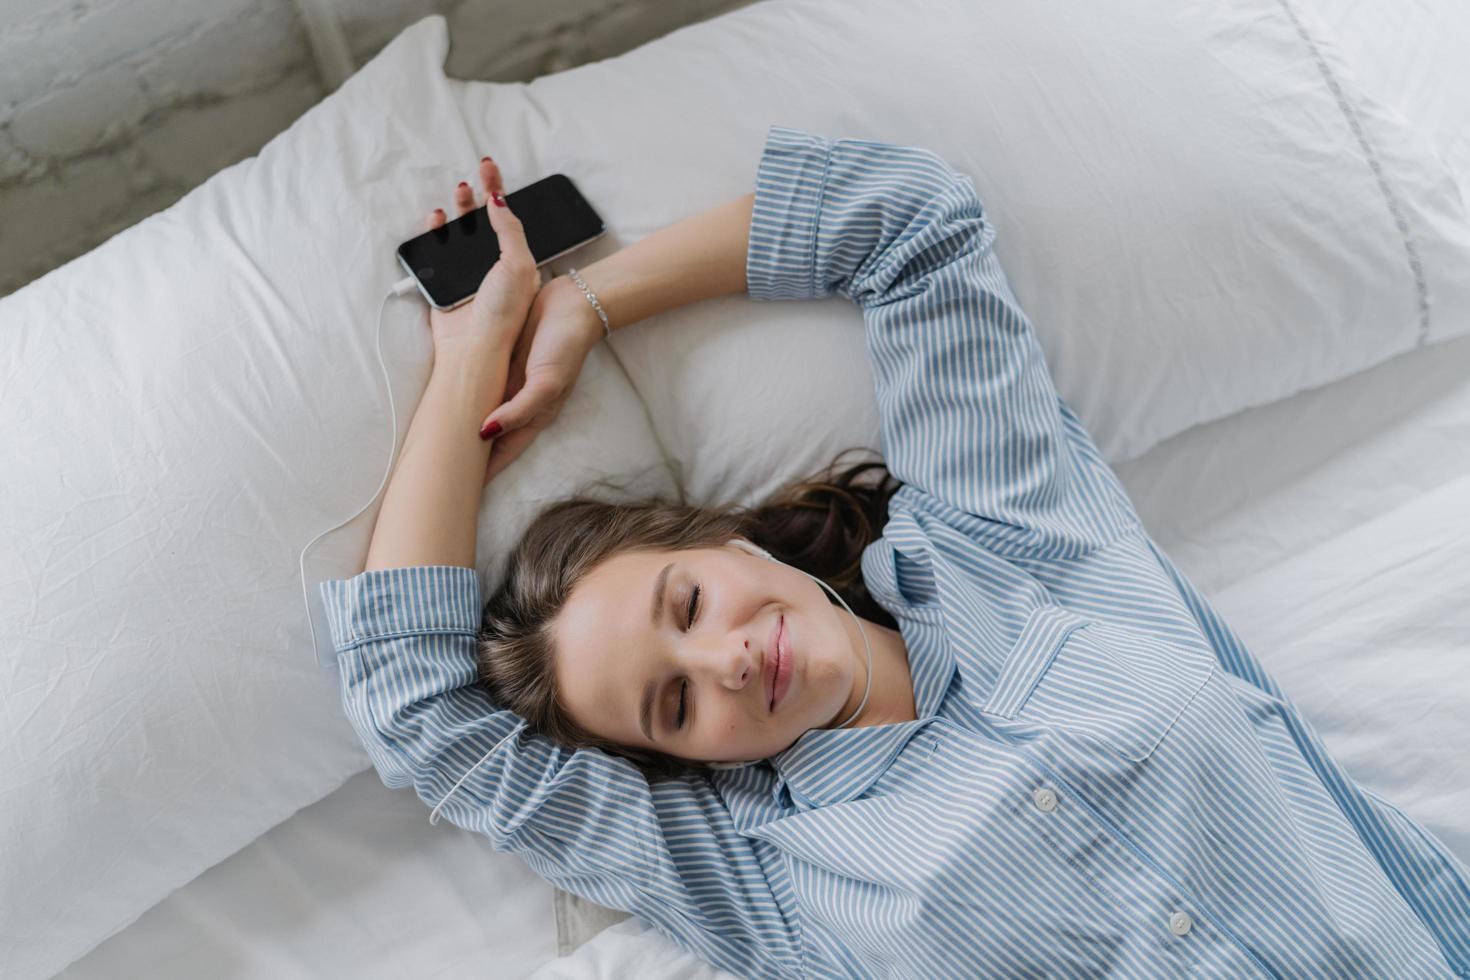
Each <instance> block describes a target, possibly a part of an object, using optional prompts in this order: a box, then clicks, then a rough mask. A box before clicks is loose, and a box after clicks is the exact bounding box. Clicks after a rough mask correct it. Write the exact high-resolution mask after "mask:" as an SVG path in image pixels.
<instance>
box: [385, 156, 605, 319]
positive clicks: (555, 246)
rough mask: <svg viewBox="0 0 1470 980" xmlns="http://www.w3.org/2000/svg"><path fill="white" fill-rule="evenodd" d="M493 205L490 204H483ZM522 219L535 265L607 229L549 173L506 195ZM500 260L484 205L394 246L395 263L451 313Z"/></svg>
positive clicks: (570, 187)
mask: <svg viewBox="0 0 1470 980" xmlns="http://www.w3.org/2000/svg"><path fill="white" fill-rule="evenodd" d="M486 203H487V204H488V205H489V206H490V207H492V208H493V207H495V204H494V202H493V201H487V202H486ZM505 203H506V204H507V205H509V206H510V209H511V210H512V211H514V212H515V215H516V217H517V218H520V219H521V226H522V227H523V228H525V230H526V244H527V245H529V246H530V247H531V255H532V256H534V257H535V259H536V265H537V266H538V267H540V266H543V265H545V264H546V263H547V262H550V261H551V260H552V259H555V258H558V257H560V256H563V255H565V254H567V253H568V252H570V251H572V250H573V249H575V248H580V247H581V246H583V245H586V244H587V243H588V242H590V241H594V240H596V239H598V238H601V237H602V234H603V233H604V232H605V231H606V230H607V227H606V226H605V225H604V224H603V223H602V218H601V217H599V216H598V214H597V212H596V211H594V210H593V209H592V205H591V204H589V203H587V199H586V198H585V197H583V196H582V194H581V192H580V191H578V190H577V187H576V185H575V184H573V183H572V181H571V178H569V177H568V176H567V175H566V174H552V175H551V176H550V177H543V178H541V179H540V180H538V181H536V183H534V184H529V185H527V186H525V187H522V188H521V189H520V190H518V191H512V192H511V193H509V194H507V195H505ZM499 258H500V242H499V241H498V240H497V239H496V237H495V231H494V229H492V228H491V227H490V219H489V216H488V215H486V214H485V208H484V207H478V208H476V209H475V210H473V211H471V212H469V213H468V214H465V215H461V216H460V217H458V218H455V219H454V220H453V221H446V222H445V223H444V225H443V226H442V227H439V228H435V229H434V230H432V231H426V232H424V233H423V234H422V235H419V236H418V237H416V238H410V239H409V240H408V241H406V242H404V243H403V244H402V245H399V246H398V262H399V264H400V265H402V266H403V268H404V269H405V270H406V271H407V272H408V274H409V275H411V276H413V278H414V279H415V280H416V281H417V282H418V286H419V292H420V293H422V294H423V295H424V299H426V300H428V301H429V305H431V306H433V307H434V308H435V309H437V310H452V309H454V308H455V307H456V306H460V305H462V304H464V303H467V302H469V301H470V300H471V299H473V298H474V295H475V293H476V292H477V291H478V290H479V288H480V283H481V282H483V281H484V279H485V274H486V273H488V272H489V271H490V267H491V266H493V265H494V264H495V262H496V260H497V259H499Z"/></svg>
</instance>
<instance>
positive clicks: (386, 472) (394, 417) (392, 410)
mask: <svg viewBox="0 0 1470 980" xmlns="http://www.w3.org/2000/svg"><path fill="white" fill-rule="evenodd" d="M415 285H417V281H416V280H415V279H414V278H413V277H412V276H404V277H403V278H402V279H400V280H399V281H398V282H397V283H395V284H394V286H393V288H392V289H390V290H389V291H388V293H387V294H386V295H385V296H384V297H383V305H382V306H380V307H378V340H377V354H378V367H380V368H381V369H382V371H383V387H384V388H385V389H386V390H387V392H388V414H389V417H390V419H391V423H390V424H391V432H392V435H393V445H392V446H391V447H390V448H389V449H388V465H387V466H386V467H385V468H384V469H383V479H382V480H380V481H378V489H376V490H374V491H373V495H372V496H371V497H370V498H368V502H367V503H365V504H363V505H362V506H361V507H359V508H358V510H357V514H353V515H352V516H351V517H349V518H347V520H345V521H339V522H338V523H336V524H333V525H332V526H331V527H329V528H327V529H326V530H325V531H322V532H321V534H318V535H317V536H316V537H314V538H312V539H311V540H310V541H308V542H307V543H306V547H305V548H302V549H301V556H300V559H299V560H298V565H299V567H300V569H301V598H302V601H304V602H305V603H306V624H307V626H309V627H310V628H311V655H312V658H313V659H315V660H316V665H317V666H318V667H319V668H322V669H327V668H330V667H335V666H336V665H337V662H336V658H335V657H333V658H332V659H331V660H330V661H327V662H324V661H323V660H322V655H321V652H320V651H319V650H318V648H317V641H316V622H315V620H314V619H313V618H312V615H311V596H310V594H308V593H307V591H306V553H307V552H308V551H310V550H311V546H312V545H314V544H316V543H317V542H318V541H320V540H321V539H322V535H325V534H330V533H331V532H333V531H335V530H337V528H339V527H341V526H342V525H343V524H350V523H352V522H353V521H354V520H356V519H357V516H358V514H361V513H362V512H363V511H365V510H367V509H368V508H369V507H371V506H372V505H373V501H375V500H377V499H378V494H380V493H382V492H383V487H384V486H386V485H387V483H388V477H390V476H392V475H393V462H394V458H395V457H396V456H397V455H398V410H397V408H396V407H395V406H394V404H393V382H391V381H389V380H388V365H387V363H386V362H385V361H384V360H383V312H384V311H385V310H387V309H388V300H390V299H392V298H393V297H394V296H402V295H404V294H405V293H408V292H412V291H413V288H414V286H415Z"/></svg>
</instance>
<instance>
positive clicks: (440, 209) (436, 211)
mask: <svg viewBox="0 0 1470 980" xmlns="http://www.w3.org/2000/svg"><path fill="white" fill-rule="evenodd" d="M434 213H435V214H443V213H444V209H443V208H435V209H434Z"/></svg>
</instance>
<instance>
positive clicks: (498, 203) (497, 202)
mask: <svg viewBox="0 0 1470 980" xmlns="http://www.w3.org/2000/svg"><path fill="white" fill-rule="evenodd" d="M490 200H492V201H494V202H495V206H496V207H497V208H503V207H505V206H506V204H505V198H503V197H501V196H500V195H499V194H491V195H490Z"/></svg>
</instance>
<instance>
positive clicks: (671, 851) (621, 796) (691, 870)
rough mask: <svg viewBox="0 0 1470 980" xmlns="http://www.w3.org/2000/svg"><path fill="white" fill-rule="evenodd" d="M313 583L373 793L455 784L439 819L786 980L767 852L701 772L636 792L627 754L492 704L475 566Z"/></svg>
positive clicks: (426, 791)
mask: <svg viewBox="0 0 1470 980" xmlns="http://www.w3.org/2000/svg"><path fill="white" fill-rule="evenodd" d="M320 589H321V594H322V599H323V602H324V604H325V606H326V609H327V616H328V622H329V624H330V629H331V633H332V644H333V647H334V648H335V650H336V656H337V663H338V667H339V668H340V671H341V694H342V705H343V708H344V709H345V711H346V714H347V718H348V720H349V722H350V723H351V724H352V727H353V729H354V730H355V731H356V733H357V735H358V737H359V738H360V739H361V740H362V744H363V745H364V747H365V748H366V749H367V752H368V756H369V758H370V759H371V760H372V763H373V766H374V768H375V769H376V770H377V771H378V775H379V777H380V778H381V779H382V781H383V784H384V785H385V786H387V787H389V788H391V789H399V788H403V787H408V786H411V787H413V789H414V792H415V793H417V795H418V797H419V798H420V799H421V800H423V801H424V803H425V804H426V805H428V806H431V807H434V806H438V805H439V803H440V802H441V801H443V800H444V798H445V796H446V794H449V793H450V791H451V789H452V788H453V787H455V785H456V784H457V783H459V784H460V785H459V786H458V788H457V789H454V792H453V795H452V796H450V798H449V800H448V802H447V803H445V804H444V807H443V809H442V810H441V811H440V812H441V813H442V814H443V816H444V818H445V819H447V820H449V821H450V822H452V823H454V824H456V825H458V826H460V827H463V828H464V829H466V830H470V831H474V832H476V833H480V834H484V835H485V836H486V837H488V838H489V839H490V841H491V844H492V846H493V847H494V848H495V850H497V851H510V852H514V853H517V854H520V855H521V856H522V857H523V859H524V860H525V861H526V863H527V864H528V865H529V866H530V867H531V868H532V870H534V871H536V872H537V873H538V874H539V875H541V876H542V877H543V878H545V879H546V880H548V881H550V882H551V883H552V884H553V885H555V886H557V887H559V888H562V889H565V890H566V891H569V892H572V893H574V894H577V895H581V896H582V897H584V898H587V899H589V900H591V901H594V902H596V903H598V904H600V905H604V906H607V907H609V908H614V909H620V910H622V911H626V912H630V913H633V914H635V915H639V916H642V917H643V918H644V919H645V920H647V921H648V922H649V923H650V924H652V925H654V926H655V927H656V928H658V929H660V930H661V931H662V932H663V933H664V934H665V935H667V936H668V937H669V938H670V939H672V940H673V941H675V942H677V943H679V944H680V945H681V946H683V947H684V948H686V949H688V950H690V951H692V952H694V953H695V954H696V955H698V956H701V957H703V958H704V959H706V960H707V961H709V962H711V963H713V964H715V965H716V966H718V967H720V968H721V969H724V970H726V971H729V972H731V973H735V974H738V975H741V976H761V977H764V976H782V975H797V974H799V973H800V969H801V953H800V949H801V946H800V942H799V938H798V937H799V933H798V931H797V929H796V927H795V926H794V925H792V924H791V923H790V922H789V920H788V919H787V917H786V915H785V914H783V911H782V909H781V907H779V906H778V905H777V902H776V899H775V895H774V894H773V891H772V888H771V885H770V883H769V882H768V880H767V876H766V864H765V863H764V862H768V861H771V860H776V861H779V860H780V858H779V855H775V854H774V852H772V851H770V845H768V844H765V843H764V842H752V841H751V840H749V839H747V838H746V837H744V836H743V835H741V834H740V833H739V832H738V830H736V828H735V826H734V824H733V821H732V820H731V817H730V814H729V811H728V809H727V808H726V806H725V803H724V800H723V799H722V798H721V797H720V796H719V795H718V794H717V793H716V792H715V791H714V789H713V787H712V786H711V785H710V783H709V781H708V779H707V777H705V776H704V775H703V774H700V773H691V774H689V775H688V776H687V777H685V778H683V779H679V780H674V781H670V782H661V783H658V784H656V785H654V786H650V785H649V783H648V781H647V780H646V779H645V778H644V777H643V775H642V773H640V772H639V771H638V770H637V768H636V767H634V766H633V765H632V763H630V762H628V761H627V760H625V759H618V758H614V757H612V756H609V755H607V754H605V753H603V752H601V751H599V750H596V749H582V750H578V751H575V752H573V751H568V750H566V749H564V748H562V747H561V746H559V745H557V744H555V743H553V742H551V741H550V740H549V739H546V738H544V737H542V736H539V735H536V734H534V733H532V732H531V731H530V730H529V729H528V728H527V727H526V725H525V723H524V721H523V720H522V719H521V718H520V717H519V716H517V715H516V714H514V713H513V712H511V711H508V710H505V709H501V708H499V707H497V706H496V704H495V703H494V702H493V701H492V700H491V698H490V696H489V692H488V690H487V689H486V688H485V687H484V686H483V685H481V684H480V683H479V682H478V674H477V669H476V663H475V652H476V649H477V644H478V640H477V637H476V633H477V629H478V627H479V623H480V616H481V610H482V608H483V607H482V603H481V588H480V580H479V576H478V574H477V573H476V571H475V570H474V569H472V568H466V567H459V566H450V565H431V566H419V567H412V568H392V569H375V570H372V571H366V572H363V573H362V574H360V575H357V576H356V577H354V578H350V579H337V580H333V581H328V582H323V583H322V584H321V586H320ZM502 740H504V741H503V744H498V743H502ZM466 773H468V777H467V778H464V779H463V782H462V783H460V780H461V778H462V777H466ZM756 844H759V845H760V846H761V847H762V848H765V849H766V850H765V851H762V852H760V853H757V851H756V850H755V845H756Z"/></svg>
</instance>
